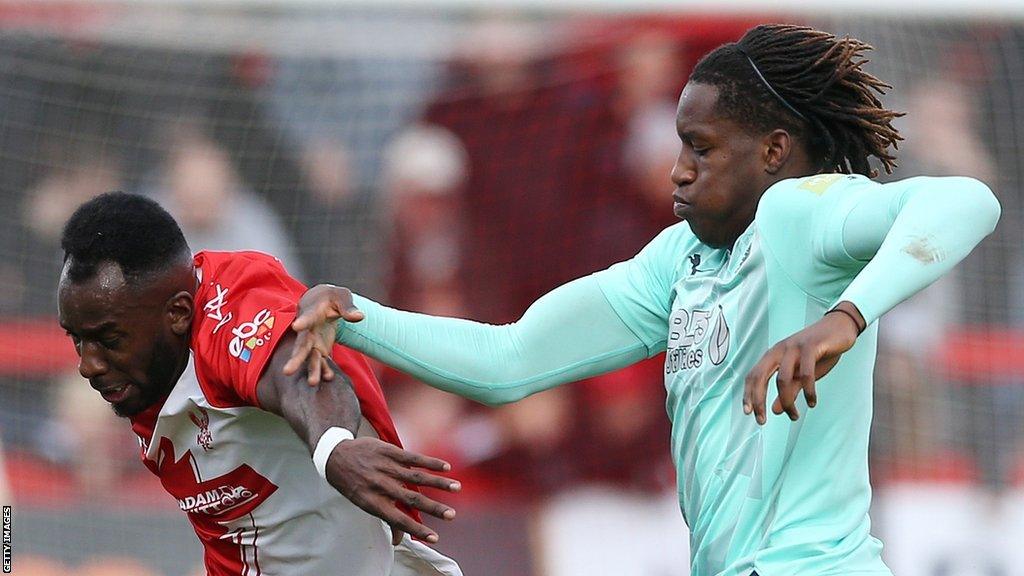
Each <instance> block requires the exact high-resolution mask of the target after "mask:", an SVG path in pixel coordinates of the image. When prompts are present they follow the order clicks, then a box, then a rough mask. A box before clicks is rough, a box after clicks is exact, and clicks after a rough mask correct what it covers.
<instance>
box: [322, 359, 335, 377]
mask: <svg viewBox="0 0 1024 576" xmlns="http://www.w3.org/2000/svg"><path fill="white" fill-rule="evenodd" d="M320 379H321V380H323V381H324V382H330V381H331V380H334V370H332V369H331V365H330V363H328V362H327V359H326V358H323V359H321V360H320Z"/></svg>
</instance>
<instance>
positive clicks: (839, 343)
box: [743, 301, 865, 425]
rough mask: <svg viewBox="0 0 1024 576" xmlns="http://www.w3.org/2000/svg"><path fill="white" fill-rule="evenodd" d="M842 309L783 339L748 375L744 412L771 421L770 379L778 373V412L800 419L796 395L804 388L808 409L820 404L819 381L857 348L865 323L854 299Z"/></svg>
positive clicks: (773, 408) (773, 410) (776, 409)
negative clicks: (767, 410)
mask: <svg viewBox="0 0 1024 576" xmlns="http://www.w3.org/2000/svg"><path fill="white" fill-rule="evenodd" d="M836 308H840V309H842V310H844V311H845V312H847V313H848V314H850V315H849V316H848V315H847V314H845V313H842V312H832V313H826V314H825V316H824V317H823V318H822V319H821V320H818V321H817V322H815V323H814V324H811V325H810V326H808V327H807V328H804V329H803V330H801V331H799V332H797V333H796V334H793V335H792V336H790V337H789V338H786V339H785V340H782V341H781V342H779V343H778V344H776V345H775V346H772V347H771V348H769V349H768V352H766V353H765V355H764V356H762V357H761V359H760V360H759V361H758V362H757V364H755V365H754V367H753V368H752V369H751V370H750V372H749V373H748V374H747V377H746V381H745V384H744V390H743V413H744V414H748V415H749V414H753V415H754V417H755V418H756V419H757V423H758V424H762V425H763V424H764V423H765V422H767V415H766V414H765V402H766V398H767V395H768V381H769V380H770V379H771V377H772V374H775V373H776V372H778V377H777V378H776V385H777V386H778V389H779V396H778V398H776V399H775V403H774V404H772V412H773V413H774V414H782V413H783V412H785V413H786V414H788V415H789V419H790V420H797V419H798V418H800V412H799V410H797V407H796V398H797V395H798V394H799V393H800V391H801V390H803V392H804V398H806V399H807V406H808V408H814V406H815V405H817V403H818V394H817V391H816V390H815V381H816V380H817V379H819V378H822V377H824V376H825V375H826V374H828V373H829V371H831V370H832V368H833V367H834V366H835V365H836V363H837V362H839V357H840V356H841V355H842V354H843V353H844V352H846V351H847V350H849V349H850V348H853V345H854V343H855V342H856V341H857V336H858V335H859V334H860V332H861V331H862V330H863V326H865V322H864V321H863V320H864V319H863V316H861V314H860V311H858V310H857V308H856V306H854V305H853V304H852V303H850V302H845V301H844V302H841V303H840V304H839V305H838V306H836Z"/></svg>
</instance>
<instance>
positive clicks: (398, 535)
mask: <svg viewBox="0 0 1024 576" xmlns="http://www.w3.org/2000/svg"><path fill="white" fill-rule="evenodd" d="M403 538H405V532H402V531H401V530H392V531H391V545H392V546H398V545H399V544H401V543H402V539H403Z"/></svg>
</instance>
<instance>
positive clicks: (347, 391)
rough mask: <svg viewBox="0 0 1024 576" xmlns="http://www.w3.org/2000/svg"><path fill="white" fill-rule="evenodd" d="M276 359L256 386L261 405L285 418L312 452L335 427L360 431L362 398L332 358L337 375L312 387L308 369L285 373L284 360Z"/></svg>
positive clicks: (283, 347) (285, 348) (331, 362)
mask: <svg viewBox="0 0 1024 576" xmlns="http://www.w3.org/2000/svg"><path fill="white" fill-rule="evenodd" d="M289 342H290V341H289ZM280 348H281V349H282V350H287V349H288V348H290V346H281V347H280ZM277 360H278V359H277V353H275V358H274V359H272V360H271V363H270V365H269V366H268V367H267V370H266V371H265V372H264V376H263V378H261V379H260V384H259V386H258V387H257V394H258V395H259V400H260V405H261V406H262V407H263V409H264V410H267V411H268V412H272V413H274V414H277V415H278V416H281V417H282V418H284V419H285V420H286V421H287V422H288V424H289V425H290V426H291V427H292V429H293V430H295V433H296V434H297V435H298V436H299V437H300V438H302V440H303V441H304V442H305V443H306V444H307V445H308V446H309V449H310V452H311V453H312V451H313V450H314V449H315V448H316V443H317V441H318V440H319V439H320V437H321V436H322V435H323V433H324V431H325V430H327V429H328V428H331V427H332V426H340V427H342V428H345V429H347V430H349V431H351V432H352V433H353V434H354V435H355V434H356V433H357V431H358V429H359V424H360V423H361V421H362V414H361V412H360V408H359V398H358V397H357V396H356V393H355V390H354V388H353V387H352V383H351V382H350V381H349V379H348V377H347V376H345V373H344V372H342V371H341V369H340V368H338V366H337V365H336V364H334V362H333V361H331V360H330V359H328V361H329V362H330V365H331V369H332V370H333V371H334V374H335V376H334V378H333V379H332V380H330V381H325V382H322V383H321V384H320V385H319V386H309V385H308V384H307V383H306V373H305V371H300V372H299V373H297V374H294V375H292V376H286V375H284V373H283V370H282V368H281V366H280V365H278V364H281V365H283V362H277Z"/></svg>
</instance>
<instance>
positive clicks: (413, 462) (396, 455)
mask: <svg viewBox="0 0 1024 576" xmlns="http://www.w3.org/2000/svg"><path fill="white" fill-rule="evenodd" d="M385 450H387V451H388V452H387V455H388V456H389V457H390V458H391V459H392V460H394V461H395V462H398V463H400V464H405V465H406V466H415V467H417V468H425V469H427V470H433V471H435V472H448V471H450V470H451V469H452V465H451V464H449V463H447V462H445V461H444V460H441V459H440V458H434V457H432V456H424V455H423V454H417V453H415V452H409V451H408V450H402V449H401V448H399V447H398V446H394V445H391V444H388V448H385Z"/></svg>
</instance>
